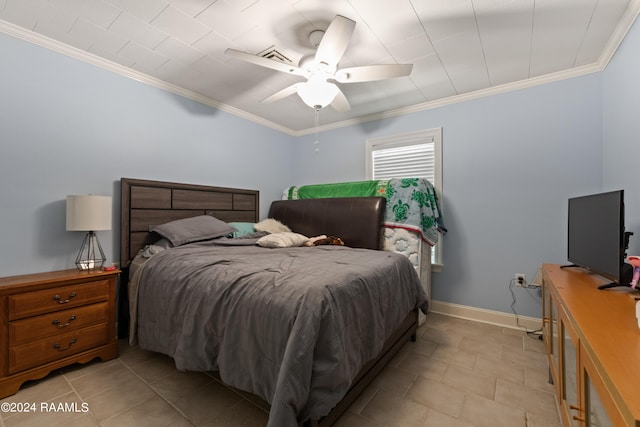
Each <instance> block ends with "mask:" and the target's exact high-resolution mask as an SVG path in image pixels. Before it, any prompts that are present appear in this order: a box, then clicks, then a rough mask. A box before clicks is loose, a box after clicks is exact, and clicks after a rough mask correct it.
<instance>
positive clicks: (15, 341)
mask: <svg viewBox="0 0 640 427" xmlns="http://www.w3.org/2000/svg"><path fill="white" fill-rule="evenodd" d="M108 320H109V304H108V303H107V302H100V303H97V304H91V305H87V306H83V307H76V308H70V309H68V310H62V311H56V312H54V313H50V314H43V315H40V316H36V317H30V318H28V319H21V320H14V321H13V322H10V323H9V346H11V347H13V346H14V345H20V344H25V343H29V342H32V341H35V340H38V339H40V338H44V337H48V336H55V335H60V334H61V333H66V332H72V331H76V330H78V329H81V328H84V327H85V326H89V325H95V324H97V323H103V322H107V321H108Z"/></svg>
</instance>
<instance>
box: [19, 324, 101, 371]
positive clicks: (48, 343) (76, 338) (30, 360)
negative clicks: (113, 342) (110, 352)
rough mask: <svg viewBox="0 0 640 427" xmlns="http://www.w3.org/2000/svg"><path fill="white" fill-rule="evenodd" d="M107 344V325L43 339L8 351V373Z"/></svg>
mask: <svg viewBox="0 0 640 427" xmlns="http://www.w3.org/2000/svg"><path fill="white" fill-rule="evenodd" d="M108 342H109V324H108V323H101V324H99V325H94V326H89V327H87V328H83V329H79V330H77V331H75V332H69V333H64V334H60V335H57V336H54V337H49V338H44V339H41V340H39V341H34V342H32V343H29V344H24V345H19V346H15V347H13V348H10V349H9V373H10V374H14V373H16V372H20V371H23V370H25V369H28V368H32V367H34V366H38V365H41V364H43V363H46V362H51V361H53V360H58V359H62V358H64V357H67V356H71V355H73V354H76V353H80V352H81V351H84V350H89V349H92V348H95V347H98V346H100V345H104V344H107V343H108Z"/></svg>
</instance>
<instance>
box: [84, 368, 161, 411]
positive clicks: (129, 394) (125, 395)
mask: <svg viewBox="0 0 640 427" xmlns="http://www.w3.org/2000/svg"><path fill="white" fill-rule="evenodd" d="M101 388H102V389H103V390H102V391H101V392H100V393H97V394H91V396H90V397H88V398H85V399H84V401H85V402H87V403H88V404H89V408H90V409H91V412H92V413H93V415H94V416H95V417H96V418H97V419H98V421H103V420H106V419H107V418H110V417H112V416H114V415H116V414H118V413H120V412H123V411H126V410H128V409H131V408H133V407H134V406H137V405H139V404H141V403H142V402H144V401H145V400H147V399H150V398H151V397H153V396H154V395H155V393H154V392H153V390H151V388H149V387H148V386H147V385H146V384H145V383H143V382H142V381H140V379H138V378H137V377H135V376H133V375H131V377H128V378H127V379H126V380H125V379H123V378H122V377H120V378H118V381H117V383H114V384H113V386H112V387H109V388H106V389H104V388H103V387H101Z"/></svg>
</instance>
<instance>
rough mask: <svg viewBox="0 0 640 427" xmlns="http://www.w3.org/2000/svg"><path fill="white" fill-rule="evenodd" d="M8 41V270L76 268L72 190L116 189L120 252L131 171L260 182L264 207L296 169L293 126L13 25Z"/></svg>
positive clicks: (4, 158)
mask: <svg viewBox="0 0 640 427" xmlns="http://www.w3.org/2000/svg"><path fill="white" fill-rule="evenodd" d="M0 52H2V60H1V61H2V65H1V66H0V145H1V148H2V149H1V154H0V200H2V208H1V209H2V210H1V214H0V236H1V237H0V238H1V242H2V243H1V244H0V276H8V275H15V274H23V273H31V272H39V271H51V270H58V269H64V268H74V267H75V266H74V263H73V261H74V259H75V256H76V253H77V250H78V249H79V247H80V243H81V241H82V237H83V233H77V232H67V231H65V199H66V196H67V195H68V194H89V193H93V194H100V195H108V196H113V198H114V199H113V200H114V203H113V206H114V211H113V226H114V227H113V230H112V231H111V232H108V231H101V232H98V233H97V234H98V237H99V239H100V241H101V243H102V246H103V248H104V249H105V253H106V255H107V258H108V262H113V261H114V260H118V258H119V255H118V254H119V244H118V242H119V207H120V201H119V196H120V192H119V179H120V178H121V177H129V178H140V179H155V180H166V181H178V182H190V183H195V184H203V185H217V186H230V187H239V188H252V189H257V190H260V192H261V194H260V196H261V207H260V209H261V214H262V215H263V216H264V215H266V213H267V212H268V207H269V203H270V201H271V200H273V199H277V198H279V197H280V194H281V192H282V189H283V188H284V187H285V186H286V185H288V184H289V183H290V182H292V180H293V171H292V170H291V166H290V165H291V162H292V159H293V151H292V145H293V143H294V140H295V139H294V138H293V137H291V136H288V135H285V134H282V133H280V132H276V131H274V130H271V129H268V128H265V127H263V126H260V125H257V124H254V123H252V122H249V121H247V120H244V119H241V118H238V117H236V116H233V115H230V114H227V113H224V112H222V111H220V110H217V109H214V108H210V107H206V106H203V105H201V104H198V103H196V102H193V101H190V100H187V99H184V98H181V97H178V96H175V95H172V94H170V93H168V92H166V91H163V90H159V89H156V88H154V87H151V86H148V85H146V84H142V83H139V82H137V81H135V80H132V79H129V78H126V77H122V76H119V75H116V74H114V73H111V72H108V71H105V70H102V69H100V68H97V67H95V66H92V65H89V64H86V63H83V62H80V61H77V60H74V59H71V58H69V57H66V56H64V55H61V54H58V53H55V52H52V51H49V50H47V49H44V48H41V47H38V46H35V45H32V44H30V43H27V42H24V41H21V40H18V39H15V38H12V37H9V36H6V35H3V34H0ZM265 177H267V178H268V179H265Z"/></svg>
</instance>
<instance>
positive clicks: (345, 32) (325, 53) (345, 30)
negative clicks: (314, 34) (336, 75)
mask: <svg viewBox="0 0 640 427" xmlns="http://www.w3.org/2000/svg"><path fill="white" fill-rule="evenodd" d="M355 27H356V23H355V21H352V20H351V19H349V18H345V17H344V16H342V15H336V17H335V18H333V21H331V24H329V28H327V31H325V33H324V36H322V40H320V44H319V45H318V50H317V51H316V56H315V60H316V62H318V63H320V62H324V63H325V64H327V65H329V66H331V67H336V66H337V65H338V62H339V61H340V58H342V55H344V52H345V51H346V50H347V46H348V45H349V41H351V36H352V35H353V30H354V29H355Z"/></svg>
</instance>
